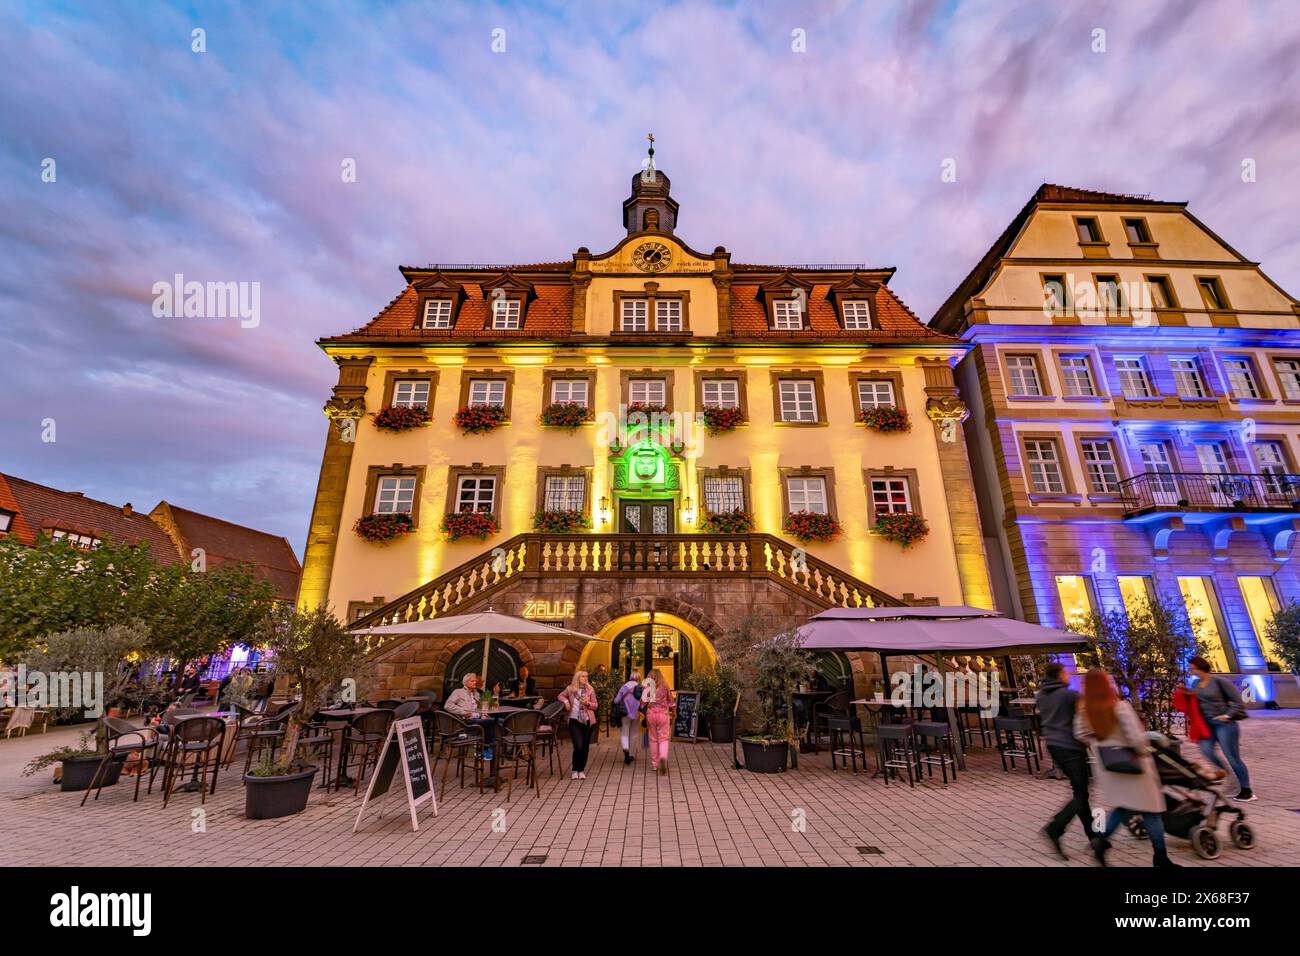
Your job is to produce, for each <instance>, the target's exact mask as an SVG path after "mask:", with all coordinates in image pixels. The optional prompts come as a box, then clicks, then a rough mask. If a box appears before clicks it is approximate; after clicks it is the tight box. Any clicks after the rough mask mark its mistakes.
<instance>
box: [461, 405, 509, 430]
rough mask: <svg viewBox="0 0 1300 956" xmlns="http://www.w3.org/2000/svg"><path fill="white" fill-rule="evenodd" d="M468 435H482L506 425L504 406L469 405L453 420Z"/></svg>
mask: <svg viewBox="0 0 1300 956" xmlns="http://www.w3.org/2000/svg"><path fill="white" fill-rule="evenodd" d="M451 420H452V421H453V422H454V423H455V425H456V427H457V428H459V429H460V430H461V431H463V432H465V433H466V434H467V435H482V434H484V433H485V432H490V431H493V430H494V429H497V428H499V427H500V426H502V425H504V424H505V421H506V407H505V406H504V405H467V406H465V407H464V408H462V409H461V410H460V411H458V412H457V413H456V414H455V415H453V416H452V419H451Z"/></svg>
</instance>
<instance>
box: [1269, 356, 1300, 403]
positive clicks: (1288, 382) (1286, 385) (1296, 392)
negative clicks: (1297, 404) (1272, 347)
mask: <svg viewBox="0 0 1300 956" xmlns="http://www.w3.org/2000/svg"><path fill="white" fill-rule="evenodd" d="M1273 368H1274V369H1275V370H1276V371H1277V380H1278V381H1279V382H1281V383H1282V395H1283V396H1284V397H1286V398H1289V399H1292V400H1300V359H1293V358H1287V359H1274V360H1273Z"/></svg>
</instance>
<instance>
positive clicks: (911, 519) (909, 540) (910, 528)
mask: <svg viewBox="0 0 1300 956" xmlns="http://www.w3.org/2000/svg"><path fill="white" fill-rule="evenodd" d="M871 533H872V534H874V535H878V536H880V537H882V538H884V539H885V540H886V541H893V542H895V543H896V544H901V545H902V546H903V547H905V548H906V547H907V546H908V545H909V544H915V543H916V542H917V541H920V540H921V539H922V538H924V537H925V536H926V535H927V534H929V533H930V526H929V525H928V524H926V523H925V519H924V518H922V517H921V516H920V515H918V514H913V513H912V512H910V511H894V512H890V513H888V514H879V515H876V525H875V527H873V528H872V529H871Z"/></svg>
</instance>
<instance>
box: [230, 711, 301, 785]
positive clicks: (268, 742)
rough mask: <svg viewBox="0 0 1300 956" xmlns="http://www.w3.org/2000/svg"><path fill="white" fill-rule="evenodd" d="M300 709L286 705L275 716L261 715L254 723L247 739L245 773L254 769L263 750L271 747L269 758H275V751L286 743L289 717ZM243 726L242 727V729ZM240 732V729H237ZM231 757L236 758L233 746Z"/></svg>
mask: <svg viewBox="0 0 1300 956" xmlns="http://www.w3.org/2000/svg"><path fill="white" fill-rule="evenodd" d="M297 709H298V707H297V706H291V707H286V708H284V709H283V710H281V711H280V712H279V713H278V714H276V715H275V716H274V717H260V718H258V719H257V722H256V723H255V724H253V726H252V728H251V729H250V730H249V732H248V734H247V735H246V737H245V739H246V740H247V741H248V755H247V756H246V757H245V758H244V773H245V774H247V773H248V772H249V771H250V770H252V769H253V764H254V763H255V762H256V761H257V760H258V759H259V758H260V757H261V756H262V751H263V750H264V749H266V748H267V747H269V748H270V749H271V753H270V754H269V755H268V759H270V760H274V759H275V752H276V751H277V750H278V749H280V747H281V746H282V745H283V744H284V737H285V731H286V730H288V728H289V718H290V717H292V716H293V714H294V712H295V711H296V710H297ZM242 729H243V728H242V727H241V728H240V730H242ZM236 733H239V731H236ZM230 759H231V760H234V759H235V751H234V748H233V747H232V748H231V751H230Z"/></svg>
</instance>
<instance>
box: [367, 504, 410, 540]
mask: <svg viewBox="0 0 1300 956" xmlns="http://www.w3.org/2000/svg"><path fill="white" fill-rule="evenodd" d="M352 530H353V531H355V532H356V533H357V536H358V537H360V538H364V539H365V540H367V541H369V542H371V543H373V544H384V543H385V542H388V541H393V540H396V539H397V538H400V537H402V536H403V535H407V534H410V533H411V532H412V531H414V530H415V519H413V518H412V517H411V516H410V515H408V514H406V513H405V512H402V511H396V512H389V513H385V514H372V515H362V516H361V517H360V518H358V519H357V523H356V524H355V525H353V526H352Z"/></svg>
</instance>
